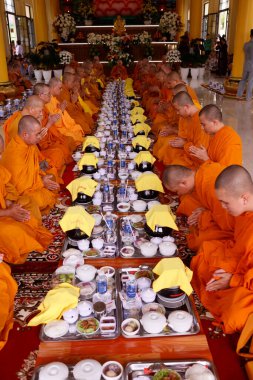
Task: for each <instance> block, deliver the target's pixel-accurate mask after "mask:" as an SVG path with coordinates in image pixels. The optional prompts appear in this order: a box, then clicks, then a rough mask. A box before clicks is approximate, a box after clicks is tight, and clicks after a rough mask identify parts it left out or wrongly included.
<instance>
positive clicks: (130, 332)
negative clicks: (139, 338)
mask: <svg viewBox="0 0 253 380" xmlns="http://www.w3.org/2000/svg"><path fill="white" fill-rule="evenodd" d="M140 326H141V325H140V322H139V321H138V319H135V318H127V319H125V320H124V321H123V322H122V323H121V330H122V331H123V333H124V334H125V335H127V336H134V335H136V334H138V332H139V331H140Z"/></svg>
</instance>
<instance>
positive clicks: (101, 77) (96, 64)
mask: <svg viewBox="0 0 253 380" xmlns="http://www.w3.org/2000/svg"><path fill="white" fill-rule="evenodd" d="M92 64H93V66H92V70H93V73H94V75H95V77H96V79H97V81H98V83H99V84H100V86H101V87H102V88H104V86H105V74H104V67H103V65H102V63H101V62H100V60H99V56H97V55H95V56H94V58H93V62H92ZM99 81H101V82H102V84H101V83H100V82H99Z"/></svg>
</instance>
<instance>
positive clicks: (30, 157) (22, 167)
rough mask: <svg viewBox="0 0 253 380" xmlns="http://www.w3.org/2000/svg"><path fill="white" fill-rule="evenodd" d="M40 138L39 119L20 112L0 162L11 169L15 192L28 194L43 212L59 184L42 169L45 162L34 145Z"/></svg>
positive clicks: (48, 209) (52, 203) (44, 166)
mask: <svg viewBox="0 0 253 380" xmlns="http://www.w3.org/2000/svg"><path fill="white" fill-rule="evenodd" d="M40 139H41V125H40V122H39V121H38V120H37V119H35V118H34V117H33V116H23V117H22V118H21V119H20V121H19V124H18V134H17V135H16V136H15V137H14V138H13V139H12V140H11V141H10V143H9V144H8V145H7V147H6V149H5V151H4V153H3V156H2V161H1V163H2V165H3V166H4V167H5V168H6V169H7V170H8V171H9V172H10V173H11V183H12V184H13V185H14V186H15V188H16V190H17V192H18V195H19V196H20V195H28V196H29V197H31V198H32V199H33V200H34V201H35V202H36V204H37V205H38V207H39V209H40V210H41V211H42V212H43V213H45V214H47V213H48V212H49V211H50V209H51V208H52V207H53V206H54V204H55V203H56V200H57V191H58V190H59V185H58V183H57V182H56V181H55V178H54V176H53V175H52V174H47V173H46V170H47V169H48V167H47V163H46V162H44V161H42V162H40V152H39V150H38V147H37V145H36V144H38V142H39V141H40Z"/></svg>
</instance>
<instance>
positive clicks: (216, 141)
mask: <svg viewBox="0 0 253 380" xmlns="http://www.w3.org/2000/svg"><path fill="white" fill-rule="evenodd" d="M199 118H200V122H201V125H202V127H203V129H204V131H205V132H206V133H207V134H208V135H210V136H211V137H212V138H211V139H210V143H209V146H208V149H206V148H205V147H196V146H191V147H190V148H189V151H190V152H191V154H192V156H193V157H196V158H197V159H199V160H202V161H203V162H210V161H212V162H218V163H220V164H221V165H223V166H229V165H242V141H241V138H240V136H239V135H238V133H236V131H235V130H234V129H233V128H232V127H229V126H227V125H224V123H223V121H222V113H221V110H220V109H219V108H218V107H217V106H216V105H214V104H208V105H207V106H205V107H204V108H202V110H201V111H200V112H199Z"/></svg>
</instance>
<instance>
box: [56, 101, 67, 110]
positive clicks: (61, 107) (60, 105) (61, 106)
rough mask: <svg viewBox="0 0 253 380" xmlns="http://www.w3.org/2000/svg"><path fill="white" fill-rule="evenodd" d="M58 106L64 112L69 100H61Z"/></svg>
mask: <svg viewBox="0 0 253 380" xmlns="http://www.w3.org/2000/svg"><path fill="white" fill-rule="evenodd" d="M58 107H59V108H60V110H61V111H62V112H64V111H65V109H66V107H67V101H66V100H63V102H61V103H59V104H58Z"/></svg>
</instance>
